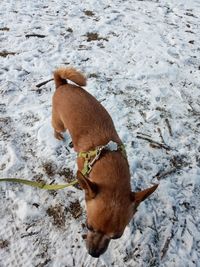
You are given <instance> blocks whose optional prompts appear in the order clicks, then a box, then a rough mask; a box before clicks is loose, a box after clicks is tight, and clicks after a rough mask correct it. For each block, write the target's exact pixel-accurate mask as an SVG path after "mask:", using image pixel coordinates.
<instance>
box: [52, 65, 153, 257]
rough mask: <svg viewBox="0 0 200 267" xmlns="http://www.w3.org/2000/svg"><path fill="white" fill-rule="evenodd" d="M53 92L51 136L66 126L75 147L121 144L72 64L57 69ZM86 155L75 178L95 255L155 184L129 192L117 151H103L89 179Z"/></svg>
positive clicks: (118, 232) (126, 169) (120, 229)
mask: <svg viewBox="0 0 200 267" xmlns="http://www.w3.org/2000/svg"><path fill="white" fill-rule="evenodd" d="M54 79H55V84H56V88H57V90H56V92H55V93H54V96H53V110H52V125H53V128H54V130H55V137H56V138H58V139H62V138H63V137H62V133H61V132H63V131H65V130H68V131H69V133H70V135H71V138H72V142H73V146H74V149H75V151H76V152H80V151H88V150H90V149H93V148H95V147H97V146H100V145H105V144H107V143H108V142H109V141H111V140H112V141H114V142H116V143H118V144H121V143H122V142H121V140H120V138H119V136H118V134H117V132H116V130H115V127H114V124H113V121H112V119H111V117H110V115H109V114H108V112H107V111H106V110H105V108H104V107H103V106H102V105H101V104H100V103H99V102H98V101H97V100H96V99H95V98H94V97H93V96H92V95H90V94H89V93H88V92H86V91H85V90H84V89H83V88H81V87H79V86H76V85H72V84H69V83H67V81H66V79H69V80H72V81H73V82H75V83H76V84H78V85H80V86H83V85H85V84H86V78H85V77H84V76H83V75H82V74H81V73H79V72H77V71H76V70H75V69H73V68H65V69H64V68H60V69H58V70H56V71H55V73H54ZM83 163H84V160H83V159H82V158H78V159H77V164H78V170H79V171H78V179H79V182H80V185H81V186H82V188H83V189H84V190H85V193H86V206H87V222H88V225H90V226H91V227H92V228H93V229H94V231H89V232H88V235H87V242H86V243H87V248H88V251H89V253H90V254H91V255H92V256H94V257H98V256H99V255H100V254H102V253H103V252H104V251H105V250H106V249H107V246H108V244H109V241H110V239H111V238H113V237H116V236H121V235H122V233H123V231H124V229H125V227H126V225H127V224H128V223H129V221H130V219H131V218H132V216H133V214H134V213H135V211H136V208H137V206H138V205H139V203H140V202H141V201H143V200H144V199H145V198H146V197H148V196H149V195H150V194H151V193H153V191H154V190H155V189H156V187H157V186H154V187H152V188H150V189H147V190H146V191H143V192H138V193H132V192H131V186H130V172H129V165H128V162H127V160H126V159H125V158H124V157H123V155H122V153H121V152H120V151H117V152H106V153H104V155H103V156H101V157H100V159H99V160H98V161H97V162H96V163H95V164H94V166H93V168H92V171H91V173H90V176H89V179H88V178H87V177H84V176H83V175H82V174H81V172H80V171H81V170H82V169H83Z"/></svg>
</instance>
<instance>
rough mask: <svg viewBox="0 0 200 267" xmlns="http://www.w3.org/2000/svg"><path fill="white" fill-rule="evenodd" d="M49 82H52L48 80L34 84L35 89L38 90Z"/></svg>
mask: <svg viewBox="0 0 200 267" xmlns="http://www.w3.org/2000/svg"><path fill="white" fill-rule="evenodd" d="M51 81H53V79H50V80H47V81H44V82H41V83H38V84H36V87H37V88H40V87H41V86H43V85H45V84H47V83H48V82H51Z"/></svg>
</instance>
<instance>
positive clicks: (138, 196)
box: [131, 184, 158, 205]
mask: <svg viewBox="0 0 200 267" xmlns="http://www.w3.org/2000/svg"><path fill="white" fill-rule="evenodd" d="M157 187H158V184H156V185H154V186H152V187H150V188H147V189H145V190H143V191H140V192H132V193H131V200H132V201H133V202H135V203H136V204H137V205H139V204H140V202H142V201H144V200H145V199H146V198H147V197H149V196H150V195H151V194H152V193H153V192H154V191H155V190H156V188H157Z"/></svg>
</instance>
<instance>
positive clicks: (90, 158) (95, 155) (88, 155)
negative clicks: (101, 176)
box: [78, 141, 127, 176]
mask: <svg viewBox="0 0 200 267" xmlns="http://www.w3.org/2000/svg"><path fill="white" fill-rule="evenodd" d="M103 150H107V151H120V152H121V153H122V155H123V157H124V158H125V159H127V155H126V150H125V146H124V144H120V145H119V144H117V143H115V142H113V141H110V142H109V143H108V144H107V145H105V146H98V147H96V148H95V149H94V150H89V151H87V152H79V153H78V157H79V158H84V166H83V169H82V171H81V172H82V174H83V175H84V176H89V174H90V172H91V170H92V166H93V165H94V163H95V162H96V161H97V160H98V159H99V157H100V156H101V153H102V151H103Z"/></svg>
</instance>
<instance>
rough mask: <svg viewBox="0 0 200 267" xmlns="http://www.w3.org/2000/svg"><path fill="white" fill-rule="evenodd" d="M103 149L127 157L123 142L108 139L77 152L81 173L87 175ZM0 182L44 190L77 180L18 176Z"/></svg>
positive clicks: (74, 182)
mask: <svg viewBox="0 0 200 267" xmlns="http://www.w3.org/2000/svg"><path fill="white" fill-rule="evenodd" d="M103 150H108V151H121V153H122V155H123V156H124V158H127V155H126V150H125V146H124V145H123V144H120V145H119V144H117V143H115V142H113V141H110V142H109V143H108V144H107V145H105V146H98V147H96V148H95V149H94V150H90V151H88V152H79V153H78V157H80V158H84V160H85V161H84V167H83V169H82V171H81V172H82V174H83V175H85V176H89V174H90V172H91V170H92V166H93V165H94V163H95V162H96V161H97V160H98V159H99V157H100V156H101V153H102V151H103ZM0 182H12V183H20V184H25V185H29V186H32V187H36V188H39V189H45V190H58V189H63V188H66V187H69V186H72V185H75V184H77V183H78V180H74V181H72V182H71V183H68V184H44V183H40V182H36V181H31V180H26V179H20V178H19V179H18V178H2V179H0Z"/></svg>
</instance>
